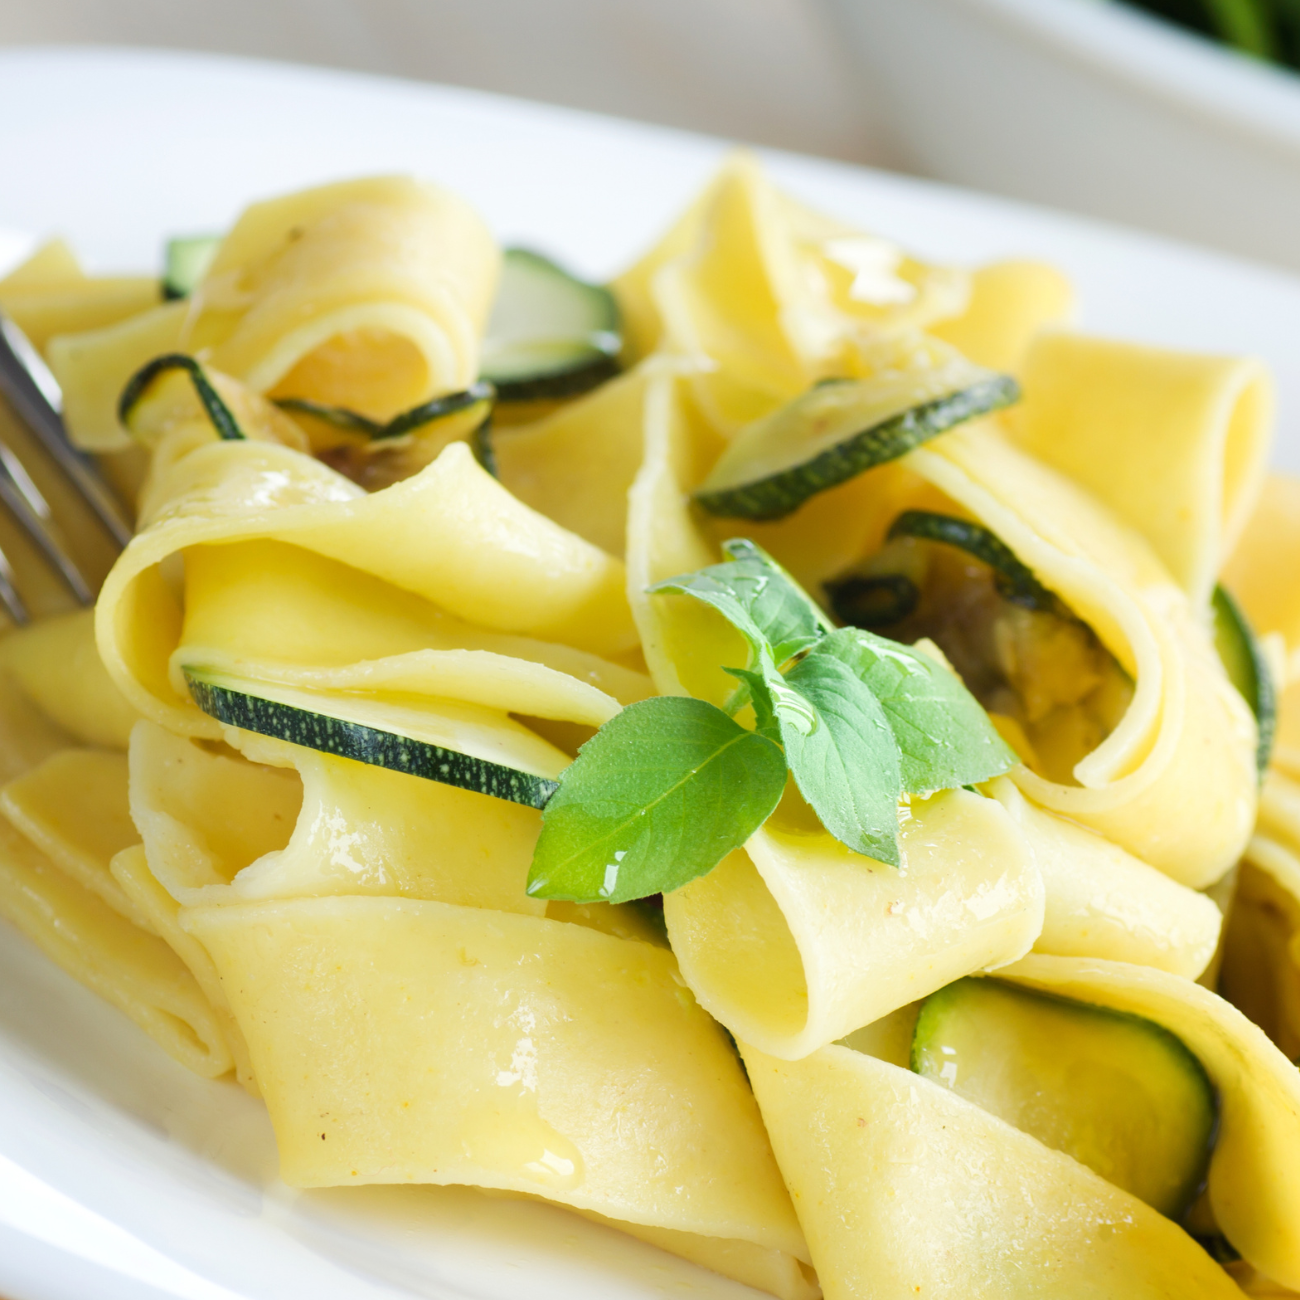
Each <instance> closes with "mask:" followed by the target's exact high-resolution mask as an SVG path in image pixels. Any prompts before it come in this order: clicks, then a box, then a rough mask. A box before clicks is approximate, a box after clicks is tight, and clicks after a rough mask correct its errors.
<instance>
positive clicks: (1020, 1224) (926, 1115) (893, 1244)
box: [742, 1045, 1240, 1300]
mask: <svg viewBox="0 0 1300 1300" xmlns="http://www.w3.org/2000/svg"><path fill="white" fill-rule="evenodd" d="M742 1050H743V1052H744V1057H745V1065H746V1068H747V1069H748V1071H749V1077H750V1081H751V1083H752V1084H753V1088H754V1095H755V1097H756V1098H757V1099H758V1104H759V1107H760V1109H761V1110H762V1112H763V1122H764V1124H765V1125H766V1126H767V1130H768V1134H769V1135H770V1137H771V1139H772V1147H773V1150H774V1151H775V1152H776V1158H777V1162H778V1163H779V1164H780V1166H781V1172H782V1174H783V1175H784V1177H785V1180H786V1183H787V1185H788V1186H789V1188H790V1191H791V1194H792V1195H793V1197H794V1201H795V1205H796V1207H797V1209H798V1212H799V1218H800V1222H801V1223H802V1225H803V1229H804V1232H805V1233H806V1234H807V1237H808V1244H809V1246H810V1247H811V1249H812V1253H813V1255H814V1257H815V1258H816V1260H817V1273H818V1277H819V1278H820V1280H821V1284H822V1287H823V1290H824V1292H825V1295H826V1300H856V1298H857V1297H859V1296H870V1295H889V1296H894V1295H898V1296H903V1295H913V1294H916V1295H923V1296H924V1295H935V1296H958V1295H972V1296H976V1295H989V1296H994V1295H996V1296H1000V1297H1006V1298H1007V1300H1104V1298H1109V1297H1111V1296H1116V1295H1124V1296H1127V1297H1132V1298H1133V1300H1158V1297H1163V1296H1168V1295H1178V1296H1183V1297H1187V1298H1188V1300H1230V1297H1233V1296H1236V1295H1239V1294H1240V1293H1239V1292H1238V1291H1237V1288H1236V1286H1235V1285H1234V1284H1233V1282H1232V1280H1231V1279H1230V1278H1229V1277H1228V1275H1227V1274H1226V1273H1224V1272H1223V1270H1222V1269H1221V1268H1220V1267H1219V1266H1218V1265H1217V1264H1216V1263H1214V1262H1213V1261H1212V1260H1211V1259H1210V1257H1209V1256H1208V1255H1207V1254H1206V1253H1205V1252H1204V1251H1203V1250H1201V1248H1200V1247H1199V1246H1198V1245H1196V1243H1195V1242H1194V1241H1193V1240H1192V1239H1191V1238H1190V1237H1189V1236H1188V1235H1187V1234H1186V1233H1185V1232H1184V1231H1183V1230H1182V1229H1181V1228H1179V1227H1178V1226H1177V1225H1176V1224H1175V1223H1173V1222H1171V1221H1170V1220H1169V1219H1166V1218H1165V1217H1164V1216H1163V1215H1161V1214H1159V1213H1157V1212H1156V1211H1155V1210H1153V1209H1151V1207H1150V1206H1148V1205H1146V1204H1145V1203H1143V1202H1142V1201H1140V1200H1138V1199H1137V1198H1136V1197H1134V1196H1131V1195H1129V1194H1128V1193H1127V1192H1124V1191H1121V1190H1120V1189H1119V1188H1117V1187H1114V1186H1112V1185H1111V1184H1110V1183H1108V1182H1106V1181H1105V1180H1104V1179H1102V1178H1100V1177H1099V1176H1098V1175H1097V1174H1095V1173H1093V1172H1092V1170H1091V1169H1088V1168H1086V1167H1085V1166H1083V1165H1081V1164H1079V1163H1077V1162H1076V1161H1074V1160H1072V1159H1071V1158H1070V1157H1069V1156H1067V1155H1063V1154H1062V1153H1060V1152H1058V1151H1052V1150H1051V1149H1049V1148H1048V1147H1046V1146H1044V1145H1042V1143H1040V1142H1039V1141H1038V1140H1037V1139H1035V1138H1033V1137H1030V1136H1029V1135H1028V1134H1026V1133H1021V1132H1020V1131H1019V1130H1018V1129H1015V1128H1013V1127H1012V1126H1011V1125H1009V1124H1007V1123H1005V1122H1004V1121H1003V1120H1000V1119H998V1118H997V1117H996V1116H994V1115H990V1114H989V1113H988V1112H986V1111H984V1110H981V1109H980V1108H979V1107H978V1106H975V1105H973V1104H972V1103H971V1102H969V1101H967V1100H965V1098H963V1097H960V1096H958V1095H956V1094H955V1093H953V1092H950V1091H949V1090H948V1089H946V1088H944V1087H943V1086H941V1085H940V1084H937V1083H934V1082H932V1081H931V1080H929V1079H924V1078H921V1077H920V1076H919V1075H915V1074H913V1073H912V1072H911V1071H910V1070H907V1069H903V1068H901V1067H899V1066H897V1065H892V1064H890V1063H888V1062H887V1061H883V1060H877V1059H875V1058H874V1057H871V1056H866V1055H863V1054H862V1053H860V1052H857V1051H854V1050H852V1049H851V1048H848V1047H839V1046H829V1047H823V1048H821V1049H820V1050H819V1051H817V1052H815V1053H813V1054H812V1055H811V1056H808V1057H805V1058H804V1059H803V1060H800V1061H783V1060H778V1059H776V1058H774V1057H771V1056H766V1055H764V1054H763V1053H762V1052H760V1051H758V1050H757V1049H756V1048H754V1047H751V1046H748V1045H745V1046H744V1047H743V1048H742Z"/></svg>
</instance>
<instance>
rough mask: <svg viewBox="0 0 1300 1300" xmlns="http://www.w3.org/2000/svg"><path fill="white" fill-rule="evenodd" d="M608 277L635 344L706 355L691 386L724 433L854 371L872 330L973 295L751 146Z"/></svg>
mask: <svg viewBox="0 0 1300 1300" xmlns="http://www.w3.org/2000/svg"><path fill="white" fill-rule="evenodd" d="M613 288H614V291H615V294H616V295H617V297H618V299H619V305H620V307H621V308H622V310H623V314H624V319H625V323H626V334H627V337H628V341H629V345H630V347H631V349H632V351H633V355H634V356H637V357H641V356H645V355H647V354H649V353H650V352H651V351H654V350H659V351H664V352H668V353H673V354H678V355H681V356H685V357H689V358H699V359H700V360H701V363H702V368H701V369H700V370H699V372H698V373H697V374H696V375H695V377H694V378H693V379H692V381H691V387H692V392H693V395H694V397H695V399H696V401H697V402H698V403H699V406H700V409H701V411H702V412H703V413H704V414H705V416H706V418H707V419H708V420H709V421H710V422H711V423H712V424H714V426H715V427H716V428H717V430H718V431H719V432H720V433H723V434H731V433H734V432H735V430H736V429H738V428H739V427H740V426H741V425H742V424H745V423H746V422H748V421H749V420H753V419H756V418H757V417H758V416H760V415H763V414H766V412H767V411H768V410H769V409H771V407H772V406H774V405H776V404H778V403H780V402H783V401H788V400H789V399H790V398H792V397H794V396H796V395H797V394H798V393H800V392H802V391H803V390H804V389H806V388H808V387H809V385H811V384H812V383H813V382H814V381H815V380H816V379H818V378H821V377H823V376H825V375H827V374H833V373H842V372H846V371H849V372H851V371H852V368H853V367H854V366H855V365H856V364H857V353H858V350H859V349H860V347H861V346H863V345H864V344H866V343H869V342H870V341H871V340H874V339H877V338H880V337H885V336H889V335H892V334H896V333H899V332H900V331H903V330H907V329H916V328H921V327H924V326H925V325H927V324H929V323H930V322H931V321H933V320H936V319H942V318H943V317H945V316H952V315H956V314H957V313H959V312H960V311H961V309H962V307H963V306H964V305H965V301H966V295H967V285H966V277H965V276H964V274H963V273H961V272H958V271H950V270H947V269H944V268H937V267H929V266H924V265H922V264H920V263H917V262H914V261H912V260H911V259H910V258H907V257H905V256H904V255H903V254H902V253H901V252H900V251H899V250H898V249H897V248H895V247H894V246H893V245H892V244H890V243H888V242H887V241H885V240H882V239H877V238H874V237H872V236H869V235H865V234H863V233H861V232H860V231H857V230H855V229H853V228H852V227H850V226H846V225H844V224H843V223H841V222H838V221H834V220H832V219H830V218H828V217H823V216H821V215H820V214H819V213H815V212H813V211H811V210H810V209H808V208H805V207H803V206H802V205H800V204H798V203H796V202H795V201H794V200H792V199H790V198H788V197H787V196H785V195H783V194H781V193H780V192H779V191H777V190H776V189H775V188H774V187H773V186H772V185H771V183H770V182H769V181H768V180H767V179H766V177H765V176H764V175H763V174H762V171H761V170H760V168H759V166H758V164H757V163H756V162H755V160H754V159H752V158H751V157H750V156H748V155H746V154H743V153H741V154H735V155H733V156H732V157H731V158H730V159H729V160H728V162H727V163H726V164H725V165H724V167H723V168H722V170H721V171H720V172H719V174H718V175H717V177H716V178H715V179H714V180H713V182H712V183H711V184H710V186H709V187H708V189H706V190H705V192H704V193H703V194H702V195H701V196H700V198H699V199H698V200H697V201H696V202H695V203H694V204H693V205H692V207H691V208H690V209H689V210H688V211H687V213H686V214H685V215H684V216H683V217H682V218H681V219H680V220H679V222H678V224H677V225H676V226H675V227H674V228H673V229H672V230H671V231H669V233H668V234H667V235H666V236H665V237H664V239H663V240H662V241H661V243H660V244H659V245H658V247H656V248H655V249H653V250H651V251H650V252H649V253H647V254H646V256H645V257H644V258H643V259H642V260H641V261H640V262H639V263H637V264H636V265H635V266H633V267H632V268H631V269H630V270H628V271H627V272H625V273H624V274H623V275H622V276H620V277H619V278H618V279H617V280H616V281H615V282H614V285H613Z"/></svg>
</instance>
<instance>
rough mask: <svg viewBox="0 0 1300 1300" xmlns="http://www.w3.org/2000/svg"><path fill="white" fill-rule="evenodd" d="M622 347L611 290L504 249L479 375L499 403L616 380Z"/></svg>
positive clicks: (569, 394) (521, 252) (581, 389)
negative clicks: (491, 385) (498, 397)
mask: <svg viewBox="0 0 1300 1300" xmlns="http://www.w3.org/2000/svg"><path fill="white" fill-rule="evenodd" d="M622 346H623V339H622V335H621V333H620V332H619V312H618V303H617V302H616V301H615V300H614V295H613V294H612V293H610V291H609V290H608V289H606V288H604V287H603V286H602V285H597V284H588V283H587V282H586V281H585V280H579V279H578V278H577V277H576V276H572V275H570V274H569V273H568V271H566V270H565V269H564V268H563V267H561V266H557V265H556V263H554V262H552V261H551V259H550V258H549V257H543V256H542V254H541V253H534V252H531V251H529V250H528V249H526V248H508V249H506V251H505V257H504V262H503V264H502V271H501V288H500V290H499V291H498V293H497V300H496V304H495V306H494V307H493V309H492V319H491V320H490V321H489V322H488V327H487V337H486V338H485V339H484V341H483V361H482V364H481V366H480V373H479V378H480V379H486V380H489V381H490V382H491V383H493V384H495V385H496V388H497V392H498V394H499V395H500V399H501V400H502V401H503V402H531V401H537V400H542V399H546V398H557V397H573V396H575V395H577V394H578V393H585V392H587V391H588V389H591V388H595V387H596V386H597V385H598V384H603V383H604V382H605V380H607V379H610V378H612V377H613V376H614V375H616V374H617V373H618V354H619V350H620V349H621V348H622Z"/></svg>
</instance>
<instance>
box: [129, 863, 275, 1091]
mask: <svg viewBox="0 0 1300 1300" xmlns="http://www.w3.org/2000/svg"><path fill="white" fill-rule="evenodd" d="M110 870H111V871H112V875H113V879H114V880H115V881H116V882H117V884H118V885H119V887H120V888H121V890H122V892H123V893H124V894H125V895H126V896H127V897H128V898H129V899H130V900H131V903H132V905H133V906H134V907H135V908H136V909H137V910H138V911H139V912H140V914H141V915H142V916H143V917H145V919H146V920H147V922H148V925H149V929H150V930H152V931H153V932H154V933H156V934H158V935H159V936H160V937H161V938H162V940H163V941H164V942H165V943H166V944H167V946H168V947H169V948H170V949H171V950H172V952H174V953H175V954H176V956H177V957H179V958H180V959H181V961H183V962H184V963H185V965H186V966H187V967H188V968H189V972H190V974H191V975H193V976H194V980H195V983H197V984H198V986H199V988H200V989H201V990H202V991H203V996H204V997H205V998H207V1000H208V1005H209V1006H210V1007H211V1008H212V1014H213V1016H214V1017H215V1019H216V1021H217V1024H218V1025H220V1027H221V1034H222V1037H223V1038H224V1039H225V1041H226V1046H227V1047H228V1048H229V1049H230V1057H231V1060H232V1062H233V1064H234V1067H235V1078H236V1079H237V1080H238V1081H239V1083H240V1085H241V1086H242V1087H243V1088H245V1089H246V1090H247V1091H248V1092H250V1093H252V1094H253V1096H255V1097H256V1096H257V1095H258V1090H257V1080H256V1079H255V1078H254V1077H253V1065H252V1062H251V1061H250V1060H249V1056H248V1044H247V1042H245V1041H244V1031H243V1030H242V1029H240V1027H239V1022H238V1021H237V1020H236V1019H235V1017H234V1015H233V1014H232V1013H231V1010H230V1003H229V1002H228V1001H227V1000H226V991H225V989H224V988H223V987H222V984H221V977H220V976H219V975H218V974H217V968H216V967H215V966H214V965H213V964H212V958H211V957H209V956H208V952H207V949H206V948H204V946H203V945H202V944H201V943H199V941H198V940H197V939H196V938H195V937H194V936H193V935H192V934H190V933H188V931H186V930H183V929H181V924H180V912H181V907H180V904H179V903H178V902H177V901H176V900H175V899H174V898H173V897H172V896H171V895H170V894H169V893H168V892H167V891H166V890H165V889H164V888H163V887H162V885H160V884H159V883H158V880H157V878H156V877H155V876H154V874H153V872H152V871H150V870H149V861H148V859H147V858H146V856H145V851H144V845H143V844H133V845H131V846H130V848H126V849H123V850H122V851H121V852H120V853H118V854H117V855H116V856H115V857H114V858H113V861H112V863H111V864H110Z"/></svg>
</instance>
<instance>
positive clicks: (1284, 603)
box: [1223, 473, 1300, 679]
mask: <svg viewBox="0 0 1300 1300" xmlns="http://www.w3.org/2000/svg"><path fill="white" fill-rule="evenodd" d="M1298 551H1300V479H1298V478H1293V477H1291V476H1289V475H1286V474H1277V473H1272V474H1270V475H1269V476H1268V478H1267V479H1266V480H1265V481H1264V486H1263V490H1262V492H1261V493H1260V497H1259V501H1258V502H1257V503H1256V505H1255V509H1254V512H1253V513H1252V514H1251V516H1250V519H1249V522H1248V523H1247V525H1246V529H1245V532H1244V533H1243V534H1242V536H1241V540H1240V541H1239V542H1238V543H1237V547H1236V549H1235V550H1234V551H1233V553H1232V556H1231V558H1230V559H1229V560H1228V563H1227V565H1226V567H1225V568H1224V570H1223V581H1224V585H1225V586H1226V587H1227V588H1228V590H1229V591H1231V592H1232V594H1233V595H1234V596H1235V597H1236V598H1237V599H1238V600H1239V601H1240V602H1241V604H1242V607H1243V608H1244V609H1245V611H1246V614H1247V616H1248V617H1249V618H1250V621H1251V623H1252V624H1253V625H1254V628H1255V631H1256V632H1259V633H1261V634H1264V635H1268V634H1270V633H1275V634H1278V635H1280V636H1281V637H1282V639H1283V641H1284V643H1285V645H1286V656H1287V675H1288V677H1290V678H1292V679H1295V678H1297V677H1300V582H1297V581H1296V572H1295V557H1296V554H1297V552H1298Z"/></svg>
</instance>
